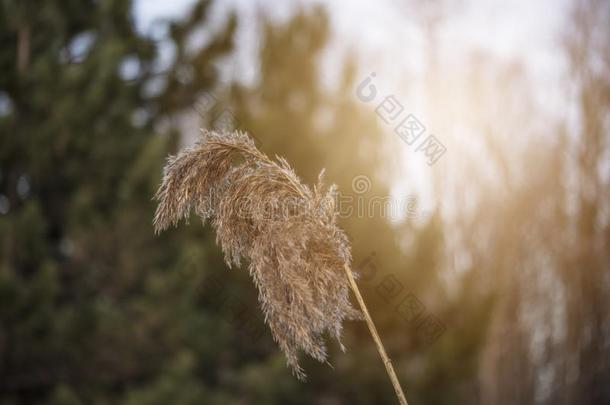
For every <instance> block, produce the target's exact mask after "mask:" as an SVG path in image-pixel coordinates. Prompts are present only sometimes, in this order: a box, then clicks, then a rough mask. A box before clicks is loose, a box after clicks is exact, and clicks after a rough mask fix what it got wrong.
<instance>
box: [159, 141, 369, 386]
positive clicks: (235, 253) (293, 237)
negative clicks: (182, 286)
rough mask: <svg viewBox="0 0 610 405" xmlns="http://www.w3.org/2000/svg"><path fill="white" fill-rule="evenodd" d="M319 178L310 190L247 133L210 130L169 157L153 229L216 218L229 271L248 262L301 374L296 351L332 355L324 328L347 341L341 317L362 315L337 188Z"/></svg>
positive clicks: (269, 318)
mask: <svg viewBox="0 0 610 405" xmlns="http://www.w3.org/2000/svg"><path fill="white" fill-rule="evenodd" d="M322 174H323V173H321V174H320V177H319V181H318V184H317V185H316V186H315V187H314V188H313V189H311V188H309V187H307V186H306V185H304V184H303V183H302V182H301V181H300V180H299V178H298V177H297V176H296V174H295V173H294V172H293V170H292V169H291V168H290V166H289V165H288V163H287V162H286V161H285V160H284V159H282V158H276V160H275V161H274V160H271V159H269V158H268V157H267V156H266V155H264V154H263V153H261V152H260V151H259V150H258V149H257V148H256V147H255V145H254V142H253V141H252V139H251V138H249V137H248V136H247V135H246V134H245V133H241V132H231V133H229V132H222V133H218V132H211V131H204V136H203V138H202V139H201V140H200V141H199V142H198V143H197V144H196V145H195V146H193V147H191V148H188V149H186V150H184V151H182V152H180V153H179V154H178V155H177V156H175V157H170V158H169V159H168V162H167V165H166V166H165V169H164V175H163V181H162V184H161V186H160V187H159V190H158V192H157V194H156V196H155V198H156V199H157V200H158V201H159V205H158V207H157V210H156V213H155V218H154V226H155V231H156V232H160V231H162V230H164V229H166V228H167V227H169V226H170V225H176V224H177V223H178V221H179V220H180V219H181V218H187V217H188V216H189V215H190V211H191V209H193V210H194V212H195V213H196V214H197V215H199V216H200V217H202V218H203V220H204V222H205V220H207V219H211V223H212V226H213V227H214V229H215V231H216V236H217V242H218V243H219V245H220V246H221V247H222V250H223V252H224V255H225V260H226V262H227V264H228V265H229V267H231V266H233V265H235V266H240V264H241V263H242V261H245V262H247V264H248V270H249V273H250V275H251V276H252V279H253V281H254V284H255V285H256V287H257V288H258V298H259V302H260V305H261V307H262V310H263V313H264V316H265V322H266V323H267V324H268V325H269V328H270V329H271V333H272V335H273V338H274V340H275V341H276V342H277V343H278V345H279V346H280V348H281V349H282V351H283V352H284V353H285V355H286V358H287V362H288V364H289V365H290V366H291V368H292V370H293V372H294V374H295V375H296V376H297V377H298V378H299V379H304V378H305V374H304V373H303V370H302V369H301V368H300V367H299V364H298V353H299V351H300V350H302V351H304V352H305V353H307V354H308V355H310V356H311V357H313V358H315V359H316V360H318V361H321V362H324V361H326V359H327V351H326V345H325V342H324V339H323V334H324V333H325V332H329V333H330V335H331V336H333V337H334V338H336V339H337V341H339V344H341V342H340V338H341V329H342V323H343V320H345V319H357V318H360V313H359V311H357V310H356V309H354V308H353V307H352V305H351V304H350V302H349V288H350V282H349V279H348V277H346V275H345V271H346V270H345V269H349V262H350V260H351V253H350V246H349V243H348V240H347V237H346V235H345V233H344V232H343V231H342V230H341V229H340V228H339V227H338V226H337V223H336V219H337V213H336V210H335V205H334V202H335V194H336V187H335V186H334V185H333V186H331V187H329V188H328V189H326V191H324V187H323V184H322V177H323V176H322ZM347 271H351V270H347ZM341 348H342V349H343V350H344V347H343V345H341Z"/></svg>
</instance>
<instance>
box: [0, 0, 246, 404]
mask: <svg viewBox="0 0 610 405" xmlns="http://www.w3.org/2000/svg"><path fill="white" fill-rule="evenodd" d="M210 5H211V3H210V2H207V1H204V2H198V3H197V4H196V5H195V6H194V8H193V9H192V10H191V12H190V14H189V17H188V18H187V19H186V20H184V21H180V22H172V23H169V31H168V35H167V38H166V39H163V40H162V41H161V42H160V43H156V42H155V41H154V40H153V39H151V38H150V37H148V36H145V35H143V34H141V33H139V32H137V31H136V28H135V23H134V19H133V16H132V2H131V1H128V0H108V1H93V0H89V1H45V2H35V1H29V0H28V1H3V2H1V3H0V72H2V73H1V74H0V403H7V404H10V403H62V404H64V403H119V402H121V401H126V403H151V404H152V403H159V404H161V403H168V402H170V401H171V402H173V403H184V404H186V403H201V398H202V395H204V394H205V392H206V390H207V388H206V386H205V384H202V383H201V380H202V375H205V374H209V373H210V370H209V369H207V368H206V367H205V363H204V362H201V361H198V359H199V358H202V356H205V355H206V354H210V353H213V352H215V350H216V348H215V347H214V346H215V342H214V341H213V340H211V339H205V334H206V331H207V330H208V329H209V328H217V329H218V328H219V326H218V325H221V324H220V320H215V319H214V318H212V317H210V316H209V313H207V312H205V311H201V309H202V308H203V305H204V304H203V303H202V302H201V301H200V299H199V297H200V291H199V288H200V286H201V283H200V275H201V272H200V271H199V269H197V268H194V267H193V266H184V265H181V263H190V262H185V261H186V260H187V259H189V258H192V257H193V256H192V255H193V254H196V255H198V256H197V257H196V258H195V259H197V258H201V257H204V256H206V255H208V250H207V249H206V243H208V244H210V241H208V242H206V241H207V239H206V236H205V234H201V231H199V230H193V232H195V233H196V232H200V234H196V235H193V232H191V233H190V234H189V233H188V232H185V233H182V234H181V235H177V234H173V235H169V236H166V237H162V238H155V237H154V235H153V232H152V226H151V219H152V213H153V208H154V207H153V203H152V202H151V196H152V195H153V193H154V191H155V189H156V187H157V184H158V182H159V177H160V167H161V165H162V163H163V159H164V158H165V156H166V155H167V153H168V152H170V151H173V150H175V149H176V144H177V140H178V132H177V131H176V130H175V129H174V128H173V126H172V120H173V119H175V116H176V115H177V114H178V113H180V112H181V111H183V110H184V109H187V108H191V106H192V105H193V103H194V100H195V99H196V98H197V97H198V96H199V95H200V94H201V93H202V92H204V91H206V90H207V89H208V88H209V87H210V86H212V85H213V83H214V82H215V81H216V72H215V70H214V69H213V62H214V61H215V60H217V58H218V57H219V56H222V55H223V54H225V53H226V52H227V51H229V50H230V49H231V47H232V42H231V41H232V36H233V30H234V26H235V21H234V19H233V18H231V19H229V21H228V22H227V25H226V26H225V27H224V29H223V30H221V31H220V32H219V34H218V35H217V36H216V37H215V38H212V40H211V41H210V42H209V43H207V44H206V46H205V47H203V48H199V49H194V50H193V49H189V48H187V43H188V39H189V37H190V36H192V34H193V32H194V30H195V29H198V28H201V26H202V25H205V24H207V15H208V11H209V7H210ZM162 47H167V48H168V49H170V50H171V49H173V50H175V57H174V58H173V59H172V60H171V62H170V63H169V64H168V65H167V66H161V65H160V64H159V54H160V52H161V48H162ZM185 72H197V74H196V75H195V74H193V75H188V74H185ZM168 123H169V125H168ZM162 134H163V135H164V136H161V135H162ZM195 243H197V247H198V248H197V250H194V249H193V247H194V246H195ZM212 255H213V254H212ZM189 260H190V259H189ZM209 262H210V263H213V262H214V256H213V257H212V259H210V260H209ZM218 263H220V261H219V260H218ZM219 265H220V264H219ZM198 277H199V278H198Z"/></svg>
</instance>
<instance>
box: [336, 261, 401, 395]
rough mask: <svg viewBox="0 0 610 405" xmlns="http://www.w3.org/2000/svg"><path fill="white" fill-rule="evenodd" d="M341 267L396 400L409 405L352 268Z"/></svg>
mask: <svg viewBox="0 0 610 405" xmlns="http://www.w3.org/2000/svg"><path fill="white" fill-rule="evenodd" d="M343 268H344V269H345V272H346V273H347V278H348V279H349V283H350V285H351V287H352V291H353V292H354V295H355V296H356V300H358V304H359V305H360V309H361V310H362V313H363V314H364V319H365V320H366V324H367V325H368V327H369V331H370V332H371V335H372V336H373V340H374V341H375V344H376V345H377V351H378V352H379V355H380V356H381V360H382V361H383V364H384V365H385V369H386V371H387V372H388V376H389V377H390V380H391V381H392V385H393V386H394V391H396V396H397V397H398V402H400V404H401V405H409V404H408V403H407V398H406V397H405V394H404V393H403V392H402V387H401V386H400V382H399V381H398V377H397V376H396V372H395V371H394V367H393V366H392V361H391V360H390V358H389V357H388V355H387V353H386V352H385V348H384V347H383V343H381V338H380V337H379V333H377V328H376V327H375V324H374V323H373V319H372V318H371V315H369V311H368V309H367V308H366V305H365V304H364V299H362V295H361V294H360V290H359V289H358V285H357V284H356V280H354V276H353V275H352V270H351V269H350V268H349V266H348V265H345V266H343Z"/></svg>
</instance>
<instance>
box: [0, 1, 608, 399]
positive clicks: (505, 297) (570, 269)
mask: <svg viewBox="0 0 610 405" xmlns="http://www.w3.org/2000/svg"><path fill="white" fill-rule="evenodd" d="M366 80H369V81H367V82H366V85H365V84H363V83H365V81H366ZM361 86H364V87H362V88H363V89H366V90H367V91H369V92H370V91H373V93H374V94H375V97H372V96H371V93H367V94H368V95H369V96H371V97H364V98H363V97H362V96H361V94H359V92H358V89H359V88H361ZM371 86H372V87H371ZM387 97H393V98H392V100H394V101H393V102H394V104H393V105H394V106H398V107H396V108H399V107H400V109H401V111H402V115H401V116H400V117H401V118H402V117H404V116H406V114H412V115H413V116H414V117H416V118H417V120H418V121H419V122H420V123H421V124H422V125H423V126H425V129H426V134H425V135H422V138H421V139H424V138H423V137H427V136H430V135H434V137H435V138H434V139H436V140H437V141H438V142H439V143H440V145H442V147H443V148H444V149H443V150H444V153H443V154H442V156H440V157H438V156H437V157H438V159H437V160H435V161H434V162H433V163H432V164H431V163H430V160H429V159H428V158H429V156H427V155H426V153H425V152H426V151H425V150H421V149H420V150H417V149H418V148H417V143H414V144H409V143H408V142H405V140H404V139H402V138H401V137H400V136H399V135H398V134H397V133H396V131H395V127H396V125H397V124H398V121H392V122H387V121H391V120H388V116H387V115H383V114H384V111H385V113H386V114H387V108H384V107H380V106H386V107H387V104H383V103H384V101H386V100H387ZM396 111H397V110H394V112H396ZM390 115H392V114H390ZM199 128H219V129H231V128H240V129H244V130H247V131H249V132H250V133H251V134H252V135H253V136H254V137H255V139H256V142H257V145H258V146H259V147H260V149H261V150H262V151H264V152H265V153H267V154H269V155H271V156H272V155H274V154H278V155H281V156H284V157H286V158H287V159H288V161H289V162H290V163H291V164H292V165H293V166H294V168H295V170H296V172H297V173H298V174H299V175H300V176H301V177H302V179H303V180H304V181H306V182H308V183H310V184H311V183H312V182H313V181H314V180H315V179H316V177H317V173H318V172H319V170H320V169H322V168H326V173H327V178H328V179H329V180H331V181H333V182H335V183H337V184H338V185H339V187H340V190H342V192H343V193H344V194H345V195H347V196H350V195H351V196H353V197H355V198H361V199H362V198H368V199H372V198H387V199H390V200H392V201H395V200H396V201H404V200H405V199H408V201H409V210H408V212H402V215H401V214H400V213H399V215H393V216H391V217H388V216H384V215H377V214H375V213H373V214H372V215H346V216H344V217H343V218H342V220H341V225H342V226H343V227H344V228H345V230H346V231H347V233H348V235H349V238H350V240H351V242H352V244H353V255H354V263H353V267H354V269H355V270H356V271H357V272H358V273H359V274H360V276H361V277H360V280H359V284H360V287H361V289H362V293H363V295H364V298H365V300H366V301H367V303H368V305H369V308H370V311H371V314H372V316H373V318H374V319H375V321H376V323H377V326H378V329H379V331H380V334H381V336H382V339H383V341H384V342H385V344H386V348H387V351H388V353H389V355H390V357H391V358H392V359H393V363H394V365H395V368H396V370H397V373H398V375H399V379H400V380H401V382H402V384H403V387H404V388H405V391H406V394H407V398H408V399H409V403H411V404H415V405H417V404H600V405H601V404H609V403H610V319H609V317H610V313H609V311H608V308H610V271H609V270H610V199H609V197H610V2H607V1H601V0H598V1H596V0H590V1H579V0H573V1H568V0H560V1H551V0H542V1H536V2H530V1H526V0H518V1H508V2H507V1H497V0H492V1H491V0H490V1H482V0H480V1H457V0H446V1H442V0H429V1H409V0H383V1H379V2H370V1H350V2H347V1H346V2H341V1H330V0H329V1H315V2H305V1H281V2H280V1H262V0H260V1H245V0H244V1H237V0H235V1H224V2H223V1H198V0H180V1H177V0H174V1H171V2H166V1H161V0H154V1H153V0H139V1H135V2H133V1H129V0H104V1H94V0H81V1H77V0H62V1H60V0H46V1H31V0H2V1H0V404H38V403H44V404H151V405H152V404H168V403H171V404H328V405H330V404H393V403H396V399H395V397H394V394H393V390H392V387H391V385H390V383H389V381H388V379H387V376H386V374H385V371H384V368H383V364H382V363H381V361H379V358H378V354H377V352H376V350H375V346H374V344H373V342H372V339H371V337H370V336H369V334H368V331H367V329H366V325H365V324H364V323H363V322H349V323H347V324H346V325H345V339H344V343H345V344H346V346H347V348H348V351H347V353H341V351H340V350H339V349H338V347H336V345H333V344H331V356H330V360H331V364H332V367H331V366H329V365H327V364H317V363H316V362H315V361H311V360H309V359H304V361H303V365H304V368H305V370H306V372H307V374H308V377H309V378H308V381H307V382H306V383H300V382H298V381H297V380H296V379H295V378H294V377H293V376H292V375H291V374H290V371H289V369H288V368H287V367H286V365H285V360H284V358H283V355H282V354H281V352H280V351H279V349H278V348H277V347H276V346H275V344H274V342H273V341H272V339H271V336H270V333H269V331H268V330H267V328H266V326H265V325H264V323H263V320H262V317H261V315H260V311H259V310H258V308H257V296H256V290H255V287H254V286H253V285H252V283H251V281H250V280H249V277H248V275H247V272H246V271H244V270H236V269H233V270H228V269H227V268H226V267H225V265H224V263H223V260H222V256H221V253H220V251H219V249H218V247H216V245H215V236H214V235H213V233H212V232H211V230H210V229H209V228H204V227H202V226H201V223H200V221H198V220H197V219H196V218H192V219H191V221H190V223H189V224H188V225H187V224H182V225H181V226H179V227H178V228H176V229H174V230H172V231H170V232H166V233H164V234H162V235H160V236H155V235H154V234H153V229H152V225H151V221H152V216H153V212H154V209H155V203H154V201H151V197H152V196H153V194H154V192H155V190H156V188H157V186H158V184H159V182H160V176H161V170H162V166H163V164H164V161H165V159H166V157H167V156H168V155H169V154H172V153H176V152H177V151H178V150H180V149H181V148H182V147H184V146H186V145H189V144H191V143H193V142H194V141H196V139H197V137H198V136H199ZM426 139H428V138H426ZM356 178H357V179H359V181H362V180H364V181H365V183H364V184H365V186H366V187H365V188H364V191H363V189H362V188H358V187H355V186H357V185H358V184H360V183H358V184H357V183H355V182H354V179H356Z"/></svg>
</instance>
